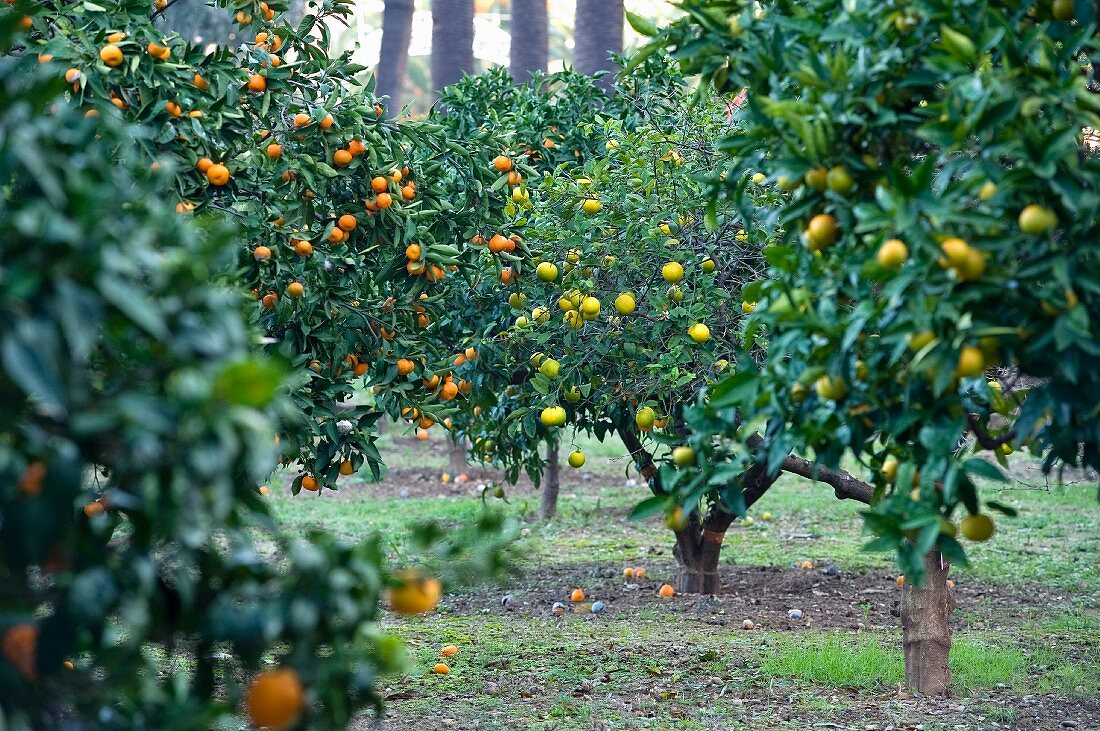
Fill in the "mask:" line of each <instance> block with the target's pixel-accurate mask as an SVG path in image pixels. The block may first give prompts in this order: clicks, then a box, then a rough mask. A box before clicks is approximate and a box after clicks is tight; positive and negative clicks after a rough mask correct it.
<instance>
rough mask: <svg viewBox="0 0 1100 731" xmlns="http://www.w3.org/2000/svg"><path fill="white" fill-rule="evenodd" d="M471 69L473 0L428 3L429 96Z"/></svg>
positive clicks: (437, 95)
mask: <svg viewBox="0 0 1100 731" xmlns="http://www.w3.org/2000/svg"><path fill="white" fill-rule="evenodd" d="M474 68H475V67H474V3H473V0H432V62H431V69H432V87H433V88H434V92H433V96H434V97H435V98H438V97H439V92H440V90H441V89H442V88H443V87H445V86H448V85H450V84H453V83H455V82H456V81H458V80H460V79H461V78H462V74H463V73H473V71H474Z"/></svg>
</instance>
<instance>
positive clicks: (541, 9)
mask: <svg viewBox="0 0 1100 731" xmlns="http://www.w3.org/2000/svg"><path fill="white" fill-rule="evenodd" d="M548 23H549V20H548V16H547V12H546V0H512V25H511V33H512V46H511V49H510V51H509V55H510V59H509V71H510V72H511V74H512V78H513V79H515V80H516V82H517V83H523V82H524V81H527V80H528V78H530V75H531V72H532V71H546V65H547V62H548V55H549V52H548V48H547V38H546V28H547V24H548Z"/></svg>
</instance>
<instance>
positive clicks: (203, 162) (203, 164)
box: [195, 157, 214, 173]
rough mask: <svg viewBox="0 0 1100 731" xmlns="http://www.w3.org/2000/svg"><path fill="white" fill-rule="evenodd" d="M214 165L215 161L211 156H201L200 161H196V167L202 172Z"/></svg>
mask: <svg viewBox="0 0 1100 731" xmlns="http://www.w3.org/2000/svg"><path fill="white" fill-rule="evenodd" d="M213 166H214V161H213V160H211V159H210V158H209V157H200V158H199V161H198V162H197V163H195V169H197V170H198V171H199V172H200V173H205V172H206V171H207V170H209V169H210V168H212V167H213Z"/></svg>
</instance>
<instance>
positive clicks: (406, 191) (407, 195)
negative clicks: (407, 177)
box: [401, 183, 416, 201]
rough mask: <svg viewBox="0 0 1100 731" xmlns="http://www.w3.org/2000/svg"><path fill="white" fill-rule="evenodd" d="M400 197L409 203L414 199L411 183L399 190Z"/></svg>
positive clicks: (414, 192)
mask: <svg viewBox="0 0 1100 731" xmlns="http://www.w3.org/2000/svg"><path fill="white" fill-rule="evenodd" d="M401 197H402V198H404V199H405V200H407V201H411V200H412V199H413V198H415V197H416V188H415V187H414V186H413V184H412V183H409V184H408V185H405V186H404V187H402V188H401Z"/></svg>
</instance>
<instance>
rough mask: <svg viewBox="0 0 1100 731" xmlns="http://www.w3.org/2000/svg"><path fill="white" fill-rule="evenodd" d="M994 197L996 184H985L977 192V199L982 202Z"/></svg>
mask: <svg viewBox="0 0 1100 731" xmlns="http://www.w3.org/2000/svg"><path fill="white" fill-rule="evenodd" d="M995 195H997V184H996V183H986V184H985V185H983V186H982V187H981V190H979V191H978V198H980V199H982V200H983V201H987V200H990V199H991V198H992V197H993V196H995Z"/></svg>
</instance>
